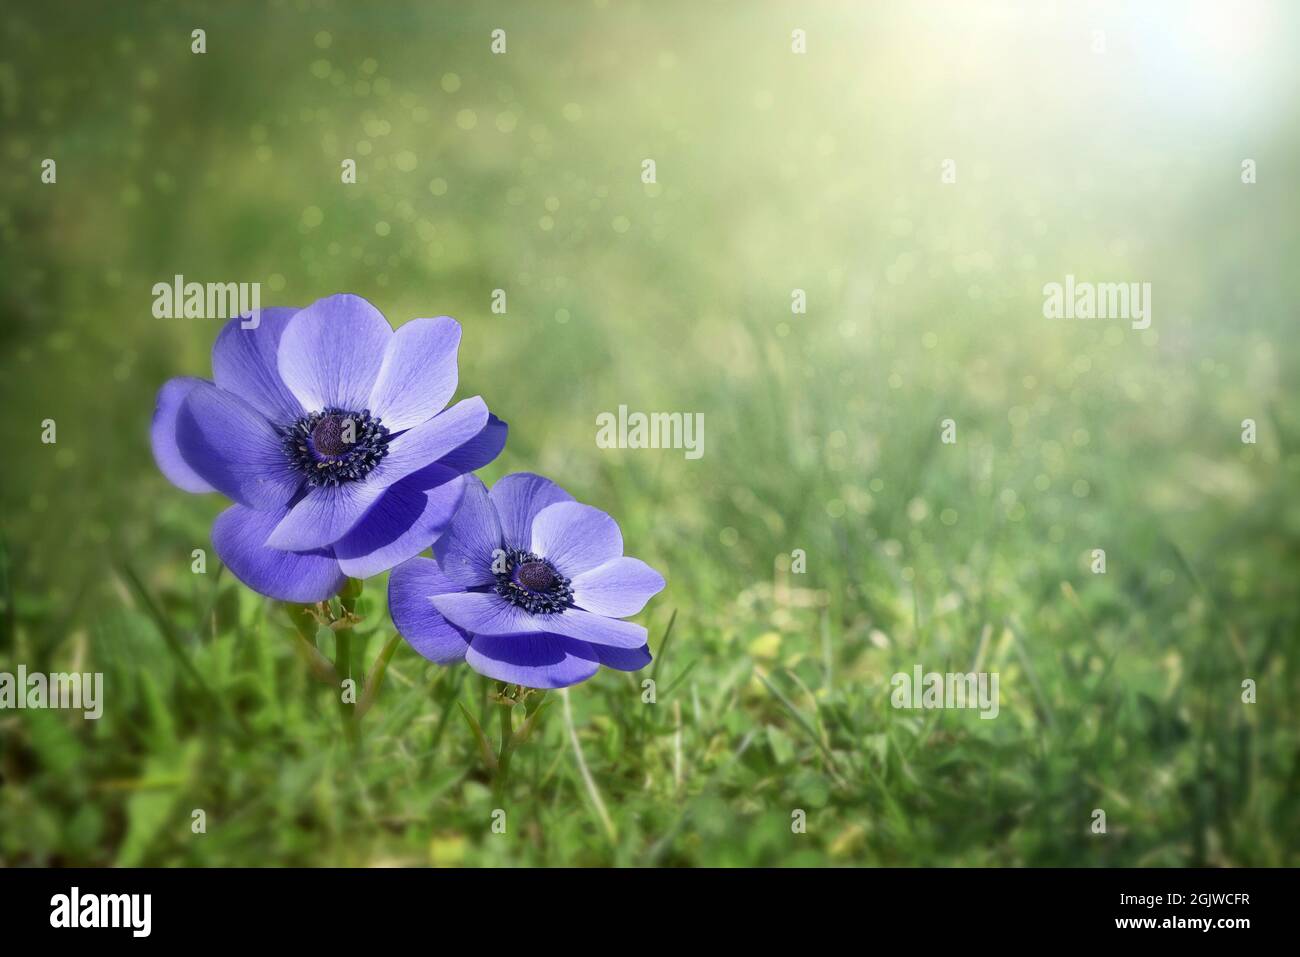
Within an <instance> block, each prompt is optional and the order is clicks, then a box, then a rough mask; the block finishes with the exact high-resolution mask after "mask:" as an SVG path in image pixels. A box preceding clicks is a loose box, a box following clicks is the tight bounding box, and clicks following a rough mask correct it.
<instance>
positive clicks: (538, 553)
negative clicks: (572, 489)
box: [388, 472, 664, 688]
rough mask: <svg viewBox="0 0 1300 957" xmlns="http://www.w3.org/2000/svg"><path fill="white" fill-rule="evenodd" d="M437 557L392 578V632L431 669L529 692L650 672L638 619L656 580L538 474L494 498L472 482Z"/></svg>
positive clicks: (613, 525) (520, 476) (612, 531)
mask: <svg viewBox="0 0 1300 957" xmlns="http://www.w3.org/2000/svg"><path fill="white" fill-rule="evenodd" d="M433 551H434V558H413V559H411V560H410V561H408V562H406V563H404V564H402V565H399V566H398V567H397V568H396V569H394V570H393V574H392V575H391V576H390V577H389V581H388V607H389V611H390V613H391V614H392V617H393V623H394V624H395V625H396V626H397V630H398V631H399V632H401V634H402V636H403V637H404V638H405V639H406V640H407V642H409V643H410V645H411V646H412V647H413V648H415V650H416V651H418V652H419V653H420V654H421V655H423V656H424V657H426V658H428V659H429V660H430V661H434V662H437V663H438V664H443V665H446V664H452V663H454V662H457V661H465V662H467V663H468V664H469V666H470V667H471V668H473V669H474V670H475V671H477V672H479V673H480V674H484V675H487V676H488V677H490V678H496V679H497V680H499V681H505V682H509V683H512V684H520V685H525V686H528V687H532V688H563V687H566V686H568V685H573V684H577V683H578V682H580V681H585V680H587V679H588V678H590V677H591V676H592V675H593V674H595V673H596V671H597V669H598V668H599V667H600V666H601V665H605V666H606V667H609V668H617V669H619V670H620V671H636V670H637V669H639V668H643V667H645V666H646V665H647V664H649V663H650V649H649V646H648V645H647V643H646V630H645V628H644V627H643V626H641V625H638V624H634V623H633V622H630V621H623V620H622V619H623V618H625V617H626V616H628V615H635V614H636V613H637V612H639V611H640V610H641V609H642V608H643V607H645V603H646V602H647V601H649V600H650V598H651V597H653V596H654V595H656V594H658V593H659V592H660V591H661V590H662V589H663V587H664V579H663V576H662V575H660V574H659V573H658V572H657V571H655V570H654V569H653V568H651V567H650V566H649V565H647V564H646V563H645V562H643V561H640V560H639V559H636V558H628V557H626V556H624V555H623V534H622V532H621V531H620V530H619V527H618V523H617V522H615V521H614V519H612V518H610V517H609V516H608V515H606V514H605V513H604V512H602V511H600V510H599V509H596V508H592V507H591V506H590V505H582V504H580V503H578V502H575V501H574V500H573V497H572V496H571V495H569V493H568V492H566V491H565V490H564V489H562V488H560V486H558V485H556V484H555V483H554V482H552V481H550V480H549V479H545V478H542V477H541V476H540V475H531V474H529V473H526V472H517V473H515V474H513V475H507V476H506V477H505V478H503V479H501V480H500V481H499V482H497V483H496V485H494V486H493V487H492V490H491V492H489V491H488V490H487V488H486V487H485V486H484V485H483V483H482V482H480V481H479V480H478V479H477V478H475V477H474V476H469V477H467V479H466V487H465V495H464V497H463V498H462V499H461V502H460V506H459V508H458V509H457V511H456V515H455V517H453V518H452V520H451V522H450V524H449V525H448V526H447V529H446V531H445V532H444V533H443V535H442V537H441V538H439V539H438V540H437V542H435V543H434V547H433Z"/></svg>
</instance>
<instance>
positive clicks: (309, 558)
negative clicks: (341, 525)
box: [212, 505, 347, 602]
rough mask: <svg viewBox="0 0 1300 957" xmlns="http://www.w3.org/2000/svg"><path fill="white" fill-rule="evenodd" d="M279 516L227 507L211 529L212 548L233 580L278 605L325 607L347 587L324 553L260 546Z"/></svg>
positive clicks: (280, 516)
mask: <svg viewBox="0 0 1300 957" xmlns="http://www.w3.org/2000/svg"><path fill="white" fill-rule="evenodd" d="M283 515H284V512H283V511H282V510H281V511H268V512H259V511H256V510H255V509H251V508H246V507H245V506H243V505H232V506H230V508H228V509H226V510H225V511H224V512H222V513H221V514H220V515H218V516H217V520H216V522H215V523H214V524H213V526H212V544H213V547H215V548H216V550H217V554H218V555H220V556H221V560H222V561H223V562H225V563H226V567H227V568H229V569H230V570H231V571H232V572H234V575H235V577H236V578H238V579H239V580H240V581H241V582H243V583H244V584H245V585H247V586H248V587H249V588H251V589H253V591H255V592H259V593H261V594H263V595H266V596H268V597H270V598H274V599H276V600H278V601H295V602H315V601H324V600H325V599H326V598H329V597H330V596H331V595H334V594H337V593H338V590H339V589H340V588H342V587H343V583H344V582H345V581H347V576H346V575H344V574H343V572H342V570H341V569H340V568H339V563H338V562H337V561H335V560H334V556H333V555H331V554H330V553H329V552H327V551H312V552H283V551H280V550H278V549H275V548H267V547H266V546H265V545H264V544H262V543H263V542H265V541H266V537H267V535H269V534H270V533H271V529H273V528H275V526H276V523H277V522H279V521H280V519H281V518H282V517H283Z"/></svg>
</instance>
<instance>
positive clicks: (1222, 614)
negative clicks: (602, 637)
mask: <svg viewBox="0 0 1300 957" xmlns="http://www.w3.org/2000/svg"><path fill="white" fill-rule="evenodd" d="M0 23H2V32H0V38H2V42H3V46H2V49H0V113H2V115H3V127H4V135H3V137H2V138H0V156H2V158H3V162H2V163H0V184H2V186H0V236H2V238H3V255H2V256H0V309H2V310H3V315H2V319H0V322H2V325H0V384H2V385H0V387H2V388H3V405H4V410H5V412H4V415H3V416H0V448H3V450H4V453H3V460H4V466H3V470H2V471H0V474H2V475H3V484H2V486H0V495H2V498H0V503H2V507H3V525H2V527H0V586H2V587H0V594H2V596H3V597H2V600H3V622H2V631H0V670H6V671H14V670H15V669H16V667H17V665H18V664H19V663H23V664H25V665H26V666H27V667H28V668H29V669H30V670H44V671H54V670H78V671H102V672H103V673H104V675H105V679H104V680H105V698H106V701H105V711H104V716H103V718H102V719H101V720H99V721H84V720H82V718H81V716H80V715H79V714H77V713H68V712H61V711H48V710H47V711H30V710H29V711H21V712H19V711H4V712H0V861H2V862H5V863H10V864H90V865H112V864H118V865H133V864H163V865H234V864H244V865H248V864H251V865H274V864H320V865H340V864H349V865H351V864H361V865H373V864H392V863H399V864H458V863H463V864H469V865H503V864H624V865H652V864H658V865H684V864H709V865H752V864H761V865H781V864H785V865H821V864H871V865H876V864H919V865H984V864H1015V865H1024V864H1028V865H1045V864H1071V865H1139V864H1141V865H1180V864H1215V865H1220V864H1234V865H1245V864H1256V865H1283V864H1296V863H1297V860H1298V859H1300V721H1298V719H1300V709H1297V706H1296V701H1297V696H1298V695H1300V661H1298V660H1297V640H1298V638H1300V603H1298V602H1297V588H1296V582H1297V579H1298V577H1300V506H1298V504H1297V499H1296V494H1295V492H1296V488H1297V479H1300V453H1298V452H1297V444H1296V443H1297V439H1298V438H1300V416H1298V414H1297V412H1298V409H1297V403H1296V402H1295V398H1296V395H1295V388H1296V382H1297V380H1298V377H1300V368H1298V365H1300V363H1298V360H1300V344H1298V343H1297V338H1296V331H1295V327H1296V305H1295V303H1296V297H1297V294H1298V293H1300V272H1297V270H1296V269H1295V262H1296V258H1297V251H1298V250H1297V230H1296V223H1297V219H1298V214H1300V202H1298V201H1297V191H1296V183H1297V177H1298V176H1300V137H1298V136H1297V133H1298V132H1300V129H1298V128H1300V123H1298V122H1297V118H1298V117H1300V108H1298V104H1297V91H1298V90H1300V83H1297V80H1298V79H1300V76H1298V75H1297V74H1298V73H1300V67H1298V66H1297V61H1296V59H1295V56H1294V50H1295V48H1296V42H1297V39H1300V32H1298V28H1300V11H1298V10H1297V8H1296V7H1295V6H1294V5H1291V4H1286V3H1281V2H1278V3H1276V4H1237V3H1234V4H1228V3H1192V4H1182V3H1179V4H1167V5H1158V4H1142V5H1130V4H1115V5H1110V6H1107V5H1101V4H1087V5H1083V4H1077V5H1076V4H1065V3H1062V4H1041V5H1040V4H1028V3H1026V4H1005V5H1004V4H984V3H980V4H972V3H960V2H954V3H950V4H939V3H929V2H922V3H916V4H906V5H904V4H857V3H847V2H846V3H840V4H830V3H827V4H816V5H805V4H796V3H781V4H778V3H741V2H726V3H724V2H700V0H692V2H649V0H646V2H627V0H607V2H595V3H593V2H573V3H558V2H557V3H530V4H524V3H486V2H485V3H475V4H473V5H469V4H434V3H410V4H396V3H384V4H373V5H360V4H344V3H341V2H300V3H288V2H279V3H270V4H265V5H255V4H239V5H236V4H217V3H203V4H196V3H189V4H186V3H176V4H173V3H167V4H163V3H132V4H111V5H110V4H93V5H92V4H81V3H76V4H72V3H67V4H64V3H56V2H41V3H31V2H28V3H16V4H8V5H6V7H5V11H4V13H3V14H2V15H0ZM196 28H202V29H204V30H206V36H207V52H206V53H205V54H202V55H196V54H194V53H192V52H191V31H192V30H193V29H196ZM495 28H501V29H504V30H505V31H506V37H507V52H506V53H505V54H504V55H493V54H492V53H491V52H490V50H489V43H490V37H489V35H490V32H491V31H492V30H493V29H495ZM796 29H802V30H804V31H806V37H807V52H806V53H804V54H796V53H794V52H792V50H791V43H792V39H791V34H792V31H793V30H796ZM1097 31H1101V33H1100V39H1099V35H1098V33H1097ZM47 157H48V158H54V159H55V160H56V161H57V164H58V165H57V182H56V183H55V184H50V185H46V184H42V183H41V181H40V172H41V162H42V160H43V159H45V158H47ZM345 158H352V159H355V160H356V163H357V171H358V175H357V182H356V184H355V185H343V184H342V183H341V182H340V163H341V162H342V161H343V160H344V159H345ZM647 158H650V159H654V160H655V162H656V164H657V179H658V182H657V183H656V184H653V185H646V184H644V183H643V182H642V181H641V169H642V161H643V160H644V159H647ZM949 159H951V160H953V161H954V162H955V169H956V182H955V183H944V182H942V180H941V174H942V171H943V163H944V161H945V160H949ZM1245 159H1253V160H1254V161H1255V162H1256V164H1257V170H1258V182H1257V183H1255V184H1252V185H1246V184H1243V183H1242V181H1241V165H1242V161H1243V160H1245ZM177 273H180V274H183V275H184V276H185V277H186V278H187V279H190V280H196V281H201V282H202V281H223V282H224V281H237V282H238V281H243V282H261V283H262V284H263V287H262V289H263V300H262V302H263V305H273V304H275V305H306V304H308V303H310V302H312V301H314V300H315V299H317V298H319V297H321V296H324V295H328V294H331V293H334V292H340V291H348V292H354V293H357V294H360V295H363V296H365V297H367V298H368V299H370V300H371V301H372V302H374V303H375V304H376V305H377V306H378V307H379V308H380V309H381V310H382V311H383V312H384V313H385V314H386V315H387V316H388V317H389V318H390V320H391V321H393V322H394V323H400V322H404V321H406V320H408V319H410V318H413V317H416V316H429V315H438V314H444V313H445V314H450V315H453V316H455V317H457V318H458V319H460V321H461V322H462V323H463V325H464V329H465V335H464V342H463V345H462V349H461V365H460V370H461V394H462V395H473V394H482V395H484V396H485V397H486V398H487V400H488V402H489V405H490V406H491V408H492V409H493V410H494V411H495V412H496V413H497V414H499V415H500V416H502V417H503V418H505V419H506V420H507V421H508V422H509V423H510V439H509V443H508V445H507V448H506V451H505V453H504V454H503V455H502V456H501V457H500V458H499V459H498V460H497V461H496V462H495V463H493V464H492V466H491V467H490V468H488V469H486V470H485V471H484V473H483V477H484V479H485V480H487V481H489V482H491V481H493V480H495V479H496V478H497V477H499V476H500V475H502V474H505V473H506V472H510V471H516V470H529V471H537V472H541V473H544V474H546V475H549V476H551V477H553V478H554V479H556V480H557V481H558V482H560V483H561V484H562V485H564V486H565V487H566V488H568V489H569V491H571V492H572V493H573V494H574V495H575V496H576V497H578V498H579V499H581V500H583V501H586V502H588V503H591V504H594V505H596V506H598V507H600V508H601V509H604V510H606V511H608V512H610V513H611V514H612V515H614V516H615V517H616V518H617V519H618V520H619V522H620V523H621V525H622V528H623V532H624V537H625V540H626V542H627V550H628V553H629V554H633V555H636V556H638V557H641V558H643V559H645V560H647V561H648V562H650V563H651V564H652V565H654V566H656V567H657V568H659V569H661V570H663V571H664V573H665V575H666V577H667V579H668V582H669V585H668V588H667V589H666V590H665V591H664V592H663V593H662V594H661V595H660V596H659V597H658V598H656V599H655V600H654V601H653V602H652V603H651V605H650V606H649V608H648V609H647V611H646V612H644V613H643V614H642V615H641V616H639V618H638V620H639V621H642V622H644V623H645V624H646V625H647V626H648V627H649V628H650V631H651V635H652V638H651V647H652V650H653V651H654V653H655V654H656V658H657V662H656V664H655V666H654V672H653V675H654V678H655V681H656V683H657V689H658V693H657V701H656V703H655V704H653V705H650V704H644V703H642V692H641V684H640V682H641V681H642V680H643V679H644V678H646V677H648V676H649V675H648V673H643V674H639V675H626V674H622V673H617V672H609V671H604V672H601V673H600V674H599V675H598V676H597V677H596V678H594V679H593V680H591V681H590V682H588V683H586V684H584V685H580V686H578V687H576V688H574V689H571V691H570V692H569V714H568V716H567V720H566V713H565V708H564V706H563V704H562V701H561V700H560V699H559V696H557V695H555V694H554V693H552V695H551V697H552V698H555V699H556V700H555V701H554V702H553V706H552V707H551V708H550V710H549V711H548V712H547V713H545V714H544V715H543V718H542V721H541V731H540V733H539V734H538V735H537V736H536V737H534V738H533V739H532V740H530V741H529V742H527V744H526V745H525V746H524V747H523V748H522V749H521V750H520V752H519V754H518V755H517V757H516V764H515V774H514V779H513V781H512V783H511V785H510V788H509V793H508V794H507V796H506V797H505V799H504V802H505V803H504V807H505V808H506V809H507V811H508V817H507V821H508V826H507V831H506V833H505V834H504V835H502V834H495V833H493V832H492V830H491V823H492V811H493V809H494V808H495V807H497V806H499V805H498V803H497V802H496V801H494V800H493V796H492V792H491V789H490V783H489V778H488V775H487V773H486V772H485V770H484V768H483V764H482V761H481V760H480V758H479V755H478V750H477V748H476V746H475V742H474V740H473V737H472V735H471V733H470V731H469V729H468V727H467V725H466V722H465V720H464V719H463V716H462V714H461V711H460V707H459V705H464V707H465V708H466V709H467V710H468V711H469V713H471V714H473V715H475V716H477V717H478V718H479V719H481V720H483V721H484V722H485V726H486V727H491V728H494V727H495V722H492V723H491V724H486V722H488V721H489V720H490V719H491V717H492V715H491V712H492V711H493V710H494V708H495V706H494V705H493V704H492V703H491V699H490V694H491V691H492V686H491V683H490V682H487V681H486V680H484V679H480V678H479V677H478V676H476V675H474V674H473V673H471V672H467V671H466V670H465V669H463V668H461V669H455V670H443V669H439V668H437V667H435V666H433V665H431V664H429V663H427V662H426V661H425V660H424V659H422V658H420V657H419V656H418V655H416V654H415V653H414V652H413V651H411V650H410V649H409V648H407V647H405V646H404V645H403V646H401V647H399V648H398V650H397V653H396V655H395V656H394V657H393V659H392V662H391V666H390V668H389V671H388V674H387V681H386V684H385V686H384V688H383V692H382V694H381V695H380V697H379V699H378V702H377V703H376V704H375V706H374V707H373V708H372V709H371V710H370V712H369V713H368V714H367V715H366V716H365V718H364V720H363V722H362V734H361V743H360V746H359V748H358V749H357V750H353V749H352V748H350V747H349V746H348V745H347V744H346V743H345V741H344V736H343V734H342V733H341V730H340V720H339V716H338V709H337V707H336V704H335V699H334V694H333V692H332V690H331V689H330V688H329V687H327V686H325V685H322V684H319V683H316V682H315V681H314V680H313V679H312V677H311V675H310V674H309V672H308V669H307V667H306V666H305V665H304V663H303V661H302V660H301V659H300V657H299V656H298V654H297V653H296V652H295V646H294V642H295V640H296V639H295V638H294V636H293V633H292V631H291V630H290V628H289V627H288V623H287V619H286V617H285V615H284V612H283V610H282V609H280V608H278V607H276V606H274V605H273V604H272V603H270V602H268V601H265V600H263V599H261V598H259V597H258V596H256V595H254V594H252V593H251V592H249V591H248V590H247V589H245V588H243V587H242V586H240V585H239V584H238V583H237V582H236V581H234V579H233V577H232V576H230V575H229V574H228V573H223V572H222V570H221V569H220V568H219V567H218V566H219V562H218V561H217V560H216V558H215V556H214V555H212V556H210V562H209V567H208V571H207V574H205V575H195V574H193V573H192V572H191V557H190V556H191V550H192V549H194V548H210V544H209V529H210V524H211V521H212V519H213V517H214V516H215V515H216V514H217V513H218V512H219V511H220V510H221V509H222V508H223V507H224V502H223V501H222V500H221V499H220V497H219V496H215V495H211V496H190V495H187V494H185V493H183V492H181V491H179V490H177V489H175V488H173V487H171V486H170V485H169V484H168V483H167V482H166V481H165V480H164V479H163V478H162V476H161V475H160V474H159V473H158V472H157V470H156V469H155V467H154V464H153V462H152V459H151V456H150V452H149V446H148V439H147V427H148V423H149V418H150V415H151V413H152V409H153V402H154V396H155V393H156V391H157V389H158V387H159V386H160V385H161V384H162V382H163V381H165V380H166V379H168V378H170V377H172V376H177V375H202V376H207V375H209V374H210V365H209V350H210V347H211V343H212V341H213V339H214V337H215V335H216V332H217V330H218V328H219V326H220V324H219V323H218V322H215V321H212V320H194V319H188V320H187V319H176V320H161V319H155V318H154V317H153V315H152V313H151V307H152V301H153V300H152V292H151V289H152V286H153V284H154V283H156V282H167V281H170V279H171V277H172V276H173V275H175V274H177ZM1067 273H1069V274H1073V275H1075V276H1077V277H1078V278H1079V279H1080V280H1084V281H1094V282H1102V281H1133V282H1150V283H1151V284H1152V287H1153V307H1154V308H1153V321H1152V324H1151V327H1150V328H1149V329H1147V330H1145V331H1142V330H1134V329H1132V328H1130V325H1129V323H1128V322H1125V321H1122V320H1113V321H1093V322H1087V321H1066V320H1062V321H1052V320H1048V319H1045V318H1043V315H1042V305H1043V295H1042V287H1043V285H1044V284H1045V283H1048V282H1062V281H1063V280H1064V277H1065V275H1066V274H1067ZM496 288H502V289H505V290H506V291H507V295H508V312H507V313H506V314H505V315H494V314H493V313H492V312H491V311H490V308H489V307H490V302H491V294H492V290H493V289H496ZM795 289H802V290H805V291H806V294H807V300H808V308H807V313H806V314H803V315H796V314H792V312H791V296H792V290H795ZM620 404H626V405H628V406H629V407H630V408H631V409H633V410H641V411H682V412H702V413H703V414H704V417H705V453H704V456H703V458H701V459H700V460H698V461H687V460H686V459H685V458H684V456H683V454H682V453H681V452H680V451H673V450H669V451H652V450H602V449H600V448H598V447H597V446H596V444H595V440H594V437H595V419H596V416H597V414H599V413H600V412H603V411H615V410H617V408H618V406H619V405H620ZM945 418H951V419H953V420H954V421H955V422H956V425H957V430H958V431H957V436H958V441H957V443H956V444H955V445H944V444H941V443H940V441H939V438H940V432H939V430H940V422H941V420H943V419H945ZM1246 418H1251V419H1254V420H1255V421H1256V422H1257V425H1258V442H1257V444H1254V445H1250V444H1243V443H1242V441H1241V423H1242V420H1243V419H1246ZM45 419H54V420H55V421H56V423H57V443H56V444H53V445H49V444H42V442H41V441H40V436H41V429H42V425H41V423H42V421H43V420H45ZM1094 548H1104V549H1105V550H1106V554H1107V571H1106V574H1104V575H1096V574H1093V573H1092V572H1091V571H1090V568H1089V562H1090V556H1091V552H1092V550H1093V549H1094ZM795 549H803V550H804V551H805V552H806V556H807V570H806V572H805V573H804V574H792V573H791V572H790V556H791V553H792V552H793V550H795ZM384 592H385V581H384V578H382V577H381V578H379V579H375V580H372V581H370V582H368V583H367V585H366V591H365V594H364V597H363V599H362V607H363V610H364V612H365V614H366V622H365V624H364V626H363V634H364V635H365V636H366V637H365V640H364V642H363V643H362V647H361V648H360V649H358V651H357V654H358V657H359V660H361V661H363V662H364V663H366V664H368V663H369V662H370V661H371V659H373V658H374V656H375V655H376V653H377V652H378V650H379V648H380V646H381V645H382V644H383V643H384V641H386V640H387V638H388V637H389V636H390V635H391V633H392V632H391V626H390V624H389V622H388V621H387V614H386V610H385V607H384V598H383V596H384ZM674 614H675V616H676V618H675V622H673V624H672V625H671V630H670V619H672V617H673V615H674ZM666 636H667V637H666ZM322 650H324V651H325V652H326V653H327V654H328V653H330V649H329V648H324V649H322ZM916 664H921V665H922V666H923V667H924V668H926V669H927V670H939V671H951V670H956V671H966V670H972V669H975V668H978V669H982V670H988V671H997V672H998V673H999V674H1000V676H1001V713H1000V715H999V717H998V718H997V719H996V720H992V721H984V720H980V719H979V717H978V714H977V713H976V712H974V711H949V712H943V711H903V710H894V709H893V708H892V707H891V706H890V703H889V690H890V687H889V679H890V676H891V675H892V674H893V673H894V672H896V671H900V670H901V671H910V670H911V669H912V667H913V666H914V665H916ZM1247 678H1250V679H1253V680H1254V681H1255V682H1257V685H1258V701H1257V703H1254V704H1244V703H1243V702H1242V700H1241V683H1242V681H1243V680H1244V679H1247ZM584 767H585V769H586V772H587V773H586V774H584V770H583V769H584ZM588 775H589V780H587V779H586V778H587V776H588ZM1097 808H1100V809H1103V810H1104V811H1105V812H1106V815H1107V824H1108V828H1107V833H1106V834H1105V835H1097V834H1093V833H1092V832H1091V830H1090V826H1091V824H1092V811H1093V809H1097ZM195 809H202V810H204V811H205V813H206V815H207V832H206V833H204V834H194V833H192V831H191V820H192V812H193V810H195ZM602 809H603V810H602ZM796 809H802V810H804V811H805V812H806V815H807V831H806V833H803V834H796V833H792V828H791V820H792V813H793V812H794V811H795V810H796Z"/></svg>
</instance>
